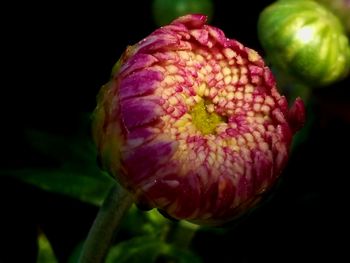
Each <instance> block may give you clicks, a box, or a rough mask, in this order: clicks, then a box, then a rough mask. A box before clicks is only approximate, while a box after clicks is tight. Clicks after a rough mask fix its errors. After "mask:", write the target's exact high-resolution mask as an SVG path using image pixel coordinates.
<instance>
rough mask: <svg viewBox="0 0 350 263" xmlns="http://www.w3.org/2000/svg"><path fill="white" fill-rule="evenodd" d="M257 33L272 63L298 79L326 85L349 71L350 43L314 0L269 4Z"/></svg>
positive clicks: (327, 12) (312, 83)
mask: <svg viewBox="0 0 350 263" xmlns="http://www.w3.org/2000/svg"><path fill="white" fill-rule="evenodd" d="M258 33H259V39H260V42H261V44H262V46H263V48H264V50H265V51H266V53H267V56H268V59H269V60H271V63H272V65H274V66H276V67H277V68H279V69H280V70H282V71H283V72H287V73H288V74H289V75H291V76H293V77H294V78H296V79H297V80H299V81H302V82H304V83H306V84H309V85H311V86H324V85H329V84H331V83H333V82H335V81H338V80H340V79H342V78H344V77H345V76H347V74H348V73H349V70H350V46H349V41H348V38H347V37H346V35H345V32H344V28H343V26H342V24H341V23H340V22H339V19H338V18H337V17H336V16H335V15H333V13H331V12H330V11H328V10H327V9H326V8H325V7H323V6H322V5H320V4H318V3H316V2H314V1H312V0H306V1H300V0H284V1H277V2H275V3H273V4H272V5H270V6H268V7H267V8H265V9H264V10H263V12H262V13H261V14H260V17H259V21H258Z"/></svg>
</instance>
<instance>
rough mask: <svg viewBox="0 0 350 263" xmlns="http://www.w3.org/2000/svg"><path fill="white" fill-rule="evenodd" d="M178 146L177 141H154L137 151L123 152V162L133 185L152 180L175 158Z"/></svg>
mask: <svg viewBox="0 0 350 263" xmlns="http://www.w3.org/2000/svg"><path fill="white" fill-rule="evenodd" d="M177 145H178V143H177V142H175V141H162V140H153V141H151V142H150V143H148V144H146V145H143V146H141V147H138V148H137V149H136V150H135V149H132V150H123V152H122V157H123V159H122V162H123V165H124V167H125V168H126V169H127V171H128V175H127V176H128V180H129V181H130V182H131V185H134V186H136V185H139V184H140V183H141V182H142V181H143V180H146V179H148V178H151V177H152V176H153V175H154V173H155V172H156V171H157V169H159V167H161V166H162V165H164V164H166V163H167V162H168V161H169V159H170V158H171V157H172V156H173V154H174V152H175V151H176V149H177Z"/></svg>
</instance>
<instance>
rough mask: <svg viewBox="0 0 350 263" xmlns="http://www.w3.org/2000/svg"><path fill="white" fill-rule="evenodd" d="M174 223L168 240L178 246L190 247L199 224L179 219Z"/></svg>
mask: <svg viewBox="0 0 350 263" xmlns="http://www.w3.org/2000/svg"><path fill="white" fill-rule="evenodd" d="M172 224H173V225H172V227H171V230H170V231H169V233H168V242H169V243H171V244H174V245H175V246H176V247H178V248H182V249H187V248H189V246H190V245H191V242H192V239H193V237H194V236H195V234H196V232H197V230H198V228H199V226H198V225H195V224H192V223H189V222H187V221H179V222H177V223H172Z"/></svg>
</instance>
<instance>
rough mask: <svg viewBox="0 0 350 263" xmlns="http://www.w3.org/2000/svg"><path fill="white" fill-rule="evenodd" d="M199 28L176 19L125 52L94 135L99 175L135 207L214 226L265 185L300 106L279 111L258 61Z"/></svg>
mask: <svg viewBox="0 0 350 263" xmlns="http://www.w3.org/2000/svg"><path fill="white" fill-rule="evenodd" d="M205 22H206V16H204V15H187V16H183V17H180V18H178V19H176V20H174V21H173V22H172V23H171V24H169V25H167V26H164V27H161V28H159V29H157V30H155V31H154V32H153V33H152V34H150V35H149V36H148V37H146V38H145V39H143V40H142V41H140V42H139V43H137V44H136V45H134V46H131V47H128V48H127V50H126V51H125V53H124V54H123V55H122V57H121V58H120V60H119V61H118V63H117V64H116V66H115V67H114V69H113V74H112V78H111V80H110V81H109V82H108V83H107V84H106V85H104V86H103V88H102V89H101V91H100V93H99V96H98V104H97V107H96V109H95V112H94V123H93V134H94V139H95V142H96V144H97V146H98V151H99V153H100V156H101V160H102V165H103V167H104V168H105V169H107V170H108V171H109V172H110V173H111V174H113V175H114V176H115V177H116V178H118V180H119V182H120V183H121V184H122V185H123V186H124V187H125V188H127V189H128V190H129V191H130V192H132V193H133V194H134V196H135V199H136V200H137V202H138V203H139V204H144V205H147V206H149V207H151V208H158V209H160V210H161V211H163V212H165V213H166V214H168V215H169V216H171V217H173V218H176V219H185V220H188V221H191V222H194V223H197V224H208V225H216V224H221V223H224V222H227V221H229V220H231V219H233V218H235V217H236V216H239V215H241V214H242V213H243V212H245V211H247V210H248V209H249V208H251V207H253V206H254V205H255V204H256V203H257V202H258V201H259V200H260V199H261V196H262V194H263V193H265V192H266V191H267V190H268V189H269V188H270V187H271V186H272V185H273V184H274V182H275V181H276V179H277V178H278V176H279V175H280V174H281V170H282V169H283V167H284V166H285V164H286V161H287V159H288V150H289V146H290V143H291V140H292V136H293V134H294V133H295V132H296V130H297V129H299V128H300V127H301V125H302V123H303V121H304V104H303V102H302V101H301V100H300V99H297V100H296V101H295V103H294V105H293V106H292V107H291V109H288V104H287V101H286V99H285V97H283V96H281V95H280V94H279V93H278V91H277V89H276V85H275V81H274V77H273V75H272V73H271V71H270V70H269V69H268V68H267V67H266V66H265V64H264V62H263V60H262V58H261V57H260V56H259V55H258V54H257V53H256V52H255V51H254V50H252V49H249V48H247V47H244V46H243V45H242V44H241V43H239V42H238V41H236V40H231V39H228V38H226V37H225V35H224V33H223V32H222V31H221V30H220V29H218V28H215V27H213V26H209V25H206V24H205Z"/></svg>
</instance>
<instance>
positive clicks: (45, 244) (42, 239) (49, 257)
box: [37, 233, 58, 263]
mask: <svg viewBox="0 0 350 263" xmlns="http://www.w3.org/2000/svg"><path fill="white" fill-rule="evenodd" d="M38 247H39V249H38V250H39V251H38V259H37V263H57V262H58V261H57V259H56V257H55V254H54V252H53V250H52V247H51V244H50V242H49V240H48V239H47V238H46V236H45V235H44V234H43V233H41V234H40V235H39V237H38Z"/></svg>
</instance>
